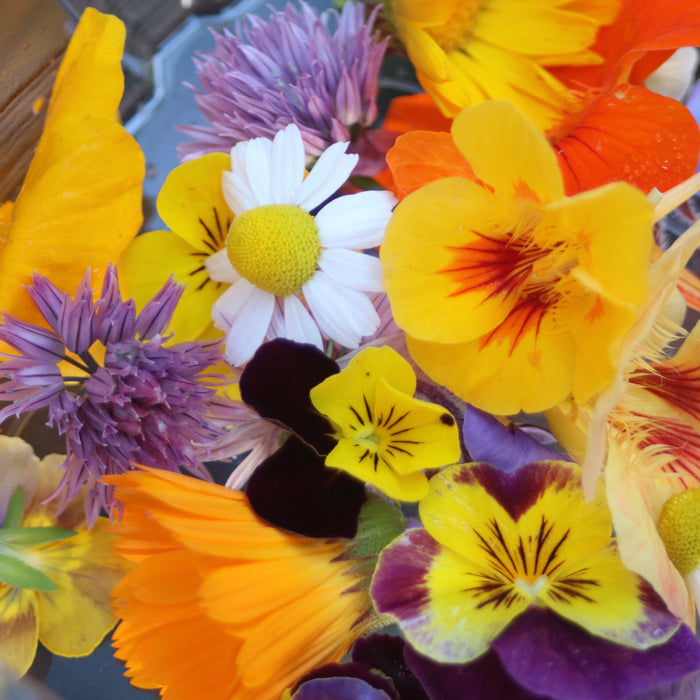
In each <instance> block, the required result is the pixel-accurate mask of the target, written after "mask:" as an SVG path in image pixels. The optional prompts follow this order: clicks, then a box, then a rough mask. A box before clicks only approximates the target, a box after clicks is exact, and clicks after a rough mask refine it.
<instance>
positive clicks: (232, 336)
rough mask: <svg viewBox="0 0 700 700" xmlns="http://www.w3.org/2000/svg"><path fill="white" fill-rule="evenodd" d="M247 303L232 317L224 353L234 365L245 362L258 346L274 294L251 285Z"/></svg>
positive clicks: (269, 314)
mask: <svg viewBox="0 0 700 700" xmlns="http://www.w3.org/2000/svg"><path fill="white" fill-rule="evenodd" d="M253 290H254V291H253V293H252V294H251V295H250V298H249V299H248V303H247V304H246V305H245V306H244V307H243V308H242V309H241V310H240V312H239V313H238V314H237V315H236V317H235V318H234V319H233V324H232V326H231V330H229V332H228V334H227V335H226V349H225V350H224V354H225V356H226V359H227V360H228V362H230V363H231V364H232V365H233V366H234V367H240V366H241V365H243V364H244V363H245V362H247V361H248V360H249V359H250V358H251V357H252V356H253V354H254V353H255V351H256V350H257V349H258V348H259V347H260V345H261V344H262V342H263V340H264V339H265V335H266V333H267V329H268V328H269V327H270V320H271V318H272V312H273V310H274V308H275V295H274V294H270V292H266V291H264V290H262V289H258V288H257V287H253Z"/></svg>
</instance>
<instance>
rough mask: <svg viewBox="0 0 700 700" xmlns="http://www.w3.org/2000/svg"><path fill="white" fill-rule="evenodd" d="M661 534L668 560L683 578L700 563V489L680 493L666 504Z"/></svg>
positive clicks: (660, 520) (661, 523)
mask: <svg viewBox="0 0 700 700" xmlns="http://www.w3.org/2000/svg"><path fill="white" fill-rule="evenodd" d="M659 535H661V539H662V541H663V543H664V546H665V547H666V551H667V552H668V558H669V559H670V560H671V561H672V562H673V564H674V566H675V567H676V568H677V569H678V571H679V572H680V573H681V574H682V575H683V576H687V575H688V574H691V573H693V571H694V570H695V569H696V568H697V567H698V564H700V488H693V489H688V490H687V491H682V492H681V493H677V494H675V495H673V496H671V498H669V499H668V501H666V503H664V505H663V508H662V509H661V517H660V518H659Z"/></svg>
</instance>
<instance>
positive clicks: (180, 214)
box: [156, 153, 233, 255]
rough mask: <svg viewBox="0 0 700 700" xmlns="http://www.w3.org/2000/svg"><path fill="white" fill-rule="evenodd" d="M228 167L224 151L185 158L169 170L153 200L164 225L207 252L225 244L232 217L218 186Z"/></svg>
mask: <svg viewBox="0 0 700 700" xmlns="http://www.w3.org/2000/svg"><path fill="white" fill-rule="evenodd" d="M230 168H231V159H230V157H229V156H228V155H227V154H225V153H210V154H208V155H206V156H202V157H201V158H195V159H194V160H190V161H187V162H186V163H183V164H182V165H179V166H178V167H177V168H175V169H174V170H172V171H171V172H170V173H169V175H168V177H167V178H166V180H165V183H164V184H163V187H162V189H161V191H160V194H159V195H158V200H157V202H156V206H157V208H158V213H159V214H160V216H161V218H162V219H163V221H165V223H166V225H167V226H168V227H169V228H170V229H171V230H172V231H173V232H174V233H175V234H176V235H178V236H180V238H182V239H183V240H184V241H186V242H187V243H189V244H190V245H191V246H192V247H193V248H194V249H195V250H196V251H198V252H202V253H206V254H207V255H211V254H213V253H216V252H217V251H219V250H221V249H222V248H224V247H225V241H226V236H227V235H228V230H229V227H230V226H231V222H232V221H233V214H232V213H231V210H230V209H229V207H228V204H226V200H225V199H224V195H223V189H222V188H221V173H222V172H223V171H224V170H230Z"/></svg>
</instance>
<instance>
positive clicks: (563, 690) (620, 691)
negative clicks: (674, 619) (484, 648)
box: [492, 608, 700, 700]
mask: <svg viewBox="0 0 700 700" xmlns="http://www.w3.org/2000/svg"><path fill="white" fill-rule="evenodd" d="M492 646H493V649H494V650H495V651H496V653H497V654H498V656H499V658H500V660H501V663H502V664H503V666H504V667H505V669H506V671H507V672H508V674H509V675H510V676H511V677H512V678H514V679H515V680H516V681H517V682H518V683H519V684H520V685H522V686H524V687H526V688H528V689H529V690H531V691H532V692H534V693H544V694H546V695H550V696H552V697H555V698H561V699H562V700H618V698H628V697H630V696H634V695H635V694H638V693H648V692H650V691H654V690H655V689H657V688H659V687H660V686H663V685H665V684H668V683H672V682H674V681H679V680H680V679H682V678H683V677H684V676H686V675H687V674H689V673H691V672H692V671H694V670H696V669H698V668H699V667H700V644H699V643H698V641H697V639H696V638H695V636H694V635H693V633H692V632H691V630H690V629H689V628H688V627H687V626H686V625H681V626H680V628H679V629H678V632H676V634H675V635H674V636H673V637H671V639H670V640H669V641H668V642H666V643H665V644H660V645H658V646H655V647H651V648H650V649H646V650H639V649H633V648H631V647H626V646H622V645H620V644H613V643H612V642H608V641H607V640H605V639H602V638H600V637H596V636H594V635H592V634H589V633H588V632H587V631H586V630H584V629H583V628H582V627H579V626H577V625H574V624H572V623H570V622H568V621H566V620H564V619H563V618H560V617H558V616H557V615H555V614H554V613H552V612H550V611H547V610H542V609H538V608H530V609H529V610H527V611H526V612H525V613H523V614H522V615H520V616H519V617H518V618H516V619H515V620H514V621H513V622H512V623H511V624H510V625H509V626H508V627H507V628H506V630H505V631H504V632H503V633H502V634H501V635H500V636H499V637H498V639H496V641H495V642H494V643H493V645H492Z"/></svg>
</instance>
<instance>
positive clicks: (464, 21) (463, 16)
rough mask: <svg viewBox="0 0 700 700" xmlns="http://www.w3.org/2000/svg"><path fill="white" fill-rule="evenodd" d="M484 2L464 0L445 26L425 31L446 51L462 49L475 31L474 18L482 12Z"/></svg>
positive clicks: (429, 28)
mask: <svg viewBox="0 0 700 700" xmlns="http://www.w3.org/2000/svg"><path fill="white" fill-rule="evenodd" d="M483 4H484V3H483V0H462V2H459V3H457V7H456V9H455V12H454V14H453V15H452V17H450V19H449V20H448V21H447V22H446V23H445V24H443V25H440V26H434V27H426V28H425V31H426V32H427V33H428V34H430V36H432V37H433V39H435V41H436V42H437V43H438V44H439V45H440V46H441V47H442V49H443V50H445V51H450V50H451V49H458V48H460V47H461V46H462V45H463V44H464V42H465V40H466V39H468V38H469V35H470V34H471V33H472V31H473V29H474V18H475V17H476V15H477V14H478V13H479V10H481V6H482V5H483Z"/></svg>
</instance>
